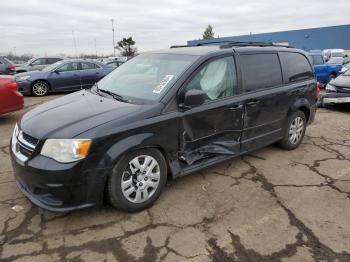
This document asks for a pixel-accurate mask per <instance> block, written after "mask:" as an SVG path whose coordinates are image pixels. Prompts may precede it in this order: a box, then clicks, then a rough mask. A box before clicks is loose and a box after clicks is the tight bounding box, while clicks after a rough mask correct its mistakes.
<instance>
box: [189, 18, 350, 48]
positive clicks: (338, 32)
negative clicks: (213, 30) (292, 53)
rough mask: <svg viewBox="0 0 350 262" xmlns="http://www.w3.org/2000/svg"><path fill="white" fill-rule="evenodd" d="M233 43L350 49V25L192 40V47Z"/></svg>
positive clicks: (190, 43) (190, 42)
mask: <svg viewBox="0 0 350 262" xmlns="http://www.w3.org/2000/svg"><path fill="white" fill-rule="evenodd" d="M233 41H238V42H240V41H242V42H278V43H283V42H288V43H289V45H290V46H294V47H297V48H301V49H304V50H306V51H309V50H313V49H331V48H341V49H350V24H349V25H339V26H330V27H320V28H310V29H301V30H292V31H282V32H273V33H263V34H251V35H241V36H230V37H219V38H213V39H210V40H191V41H188V42H187V44H188V45H190V46H193V45H197V44H214V43H217V42H218V43H225V42H233Z"/></svg>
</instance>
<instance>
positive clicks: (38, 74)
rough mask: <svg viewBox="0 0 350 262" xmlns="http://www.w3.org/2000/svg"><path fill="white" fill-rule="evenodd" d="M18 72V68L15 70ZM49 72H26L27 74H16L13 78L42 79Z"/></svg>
mask: <svg viewBox="0 0 350 262" xmlns="http://www.w3.org/2000/svg"><path fill="white" fill-rule="evenodd" d="M16 70H18V68H16ZM49 73H50V72H43V71H28V72H23V73H18V74H16V75H15V78H17V77H20V76H30V79H35V78H38V77H40V78H42V77H46V76H47V75H48V74H49Z"/></svg>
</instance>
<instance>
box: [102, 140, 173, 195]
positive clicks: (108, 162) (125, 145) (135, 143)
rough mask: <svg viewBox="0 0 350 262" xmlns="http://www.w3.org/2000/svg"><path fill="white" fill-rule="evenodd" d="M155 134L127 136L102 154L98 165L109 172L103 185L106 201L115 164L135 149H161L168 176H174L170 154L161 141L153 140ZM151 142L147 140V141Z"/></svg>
mask: <svg viewBox="0 0 350 262" xmlns="http://www.w3.org/2000/svg"><path fill="white" fill-rule="evenodd" d="M154 136H155V134H151V133H145V134H138V135H134V136H130V137H126V138H124V139H122V140H120V141H118V142H117V143H115V144H113V145H112V146H111V147H110V148H109V149H108V150H107V152H106V153H105V154H104V155H103V156H102V158H101V159H100V161H99V162H98V167H106V168H107V170H108V171H107V172H106V176H105V181H104V187H103V196H104V197H103V198H104V201H106V192H107V187H108V179H109V177H110V176H111V174H112V169H113V167H114V166H115V164H116V163H117V162H118V161H120V160H121V159H122V158H123V157H124V156H125V155H127V154H129V153H131V152H133V151H135V150H141V149H146V148H154V149H157V150H159V152H160V153H161V154H162V155H163V157H164V159H165V163H166V166H167V171H168V172H167V173H168V174H167V176H168V177H167V178H168V179H169V178H170V177H172V175H171V174H172V172H171V168H170V155H169V154H168V153H167V150H166V149H165V148H164V146H161V145H160V144H159V143H154V142H152V139H151V138H152V137H154ZM148 140H149V141H150V142H148V143H147V142H145V141H148Z"/></svg>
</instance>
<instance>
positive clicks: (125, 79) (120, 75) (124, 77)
mask: <svg viewBox="0 0 350 262" xmlns="http://www.w3.org/2000/svg"><path fill="white" fill-rule="evenodd" d="M196 59H197V56H190V55H178V54H177V55H173V54H141V55H138V56H137V57H134V58H133V59H131V60H129V61H128V62H126V63H124V64H123V65H121V66H120V67H118V68H116V69H115V70H114V71H113V72H112V73H110V74H109V75H107V76H106V77H105V78H103V79H102V80H101V81H99V82H98V88H99V89H102V90H108V91H110V92H113V93H115V94H118V95H120V96H123V97H125V98H127V99H129V100H134V99H137V100H151V101H156V100H159V99H160V98H161V97H162V96H163V94H164V93H166V91H167V90H168V89H169V88H170V87H171V86H172V85H173V84H174V82H175V81H176V80H177V79H178V77H179V76H180V75H181V74H182V73H183V72H184V71H185V70H186V69H187V68H188V67H189V66H190V65H191V64H192V63H193V62H194V61H195V60H196Z"/></svg>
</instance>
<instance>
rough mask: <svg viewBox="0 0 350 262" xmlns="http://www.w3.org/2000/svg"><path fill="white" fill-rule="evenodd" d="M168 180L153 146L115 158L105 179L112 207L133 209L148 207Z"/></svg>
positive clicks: (161, 158) (131, 210) (164, 164)
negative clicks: (107, 179)
mask: <svg viewBox="0 0 350 262" xmlns="http://www.w3.org/2000/svg"><path fill="white" fill-rule="evenodd" d="M166 180H167V165H166V162H165V159H164V157H163V155H162V154H161V153H160V152H159V151H158V150H157V149H153V148H149V149H141V150H137V151H134V152H132V153H130V154H128V155H126V156H125V157H123V158H122V159H120V160H119V161H118V163H117V164H116V165H115V167H114V168H113V172H112V174H111V176H110V177H109V181H108V198H109V201H110V203H111V204H112V206H114V207H116V208H118V209H121V210H124V211H128V212H136V211H140V210H143V209H145V208H148V207H150V206H151V205H152V204H153V203H154V202H155V201H156V200H157V199H158V197H159V196H160V194H161V192H162V190H163V188H164V186H165V183H166Z"/></svg>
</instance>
